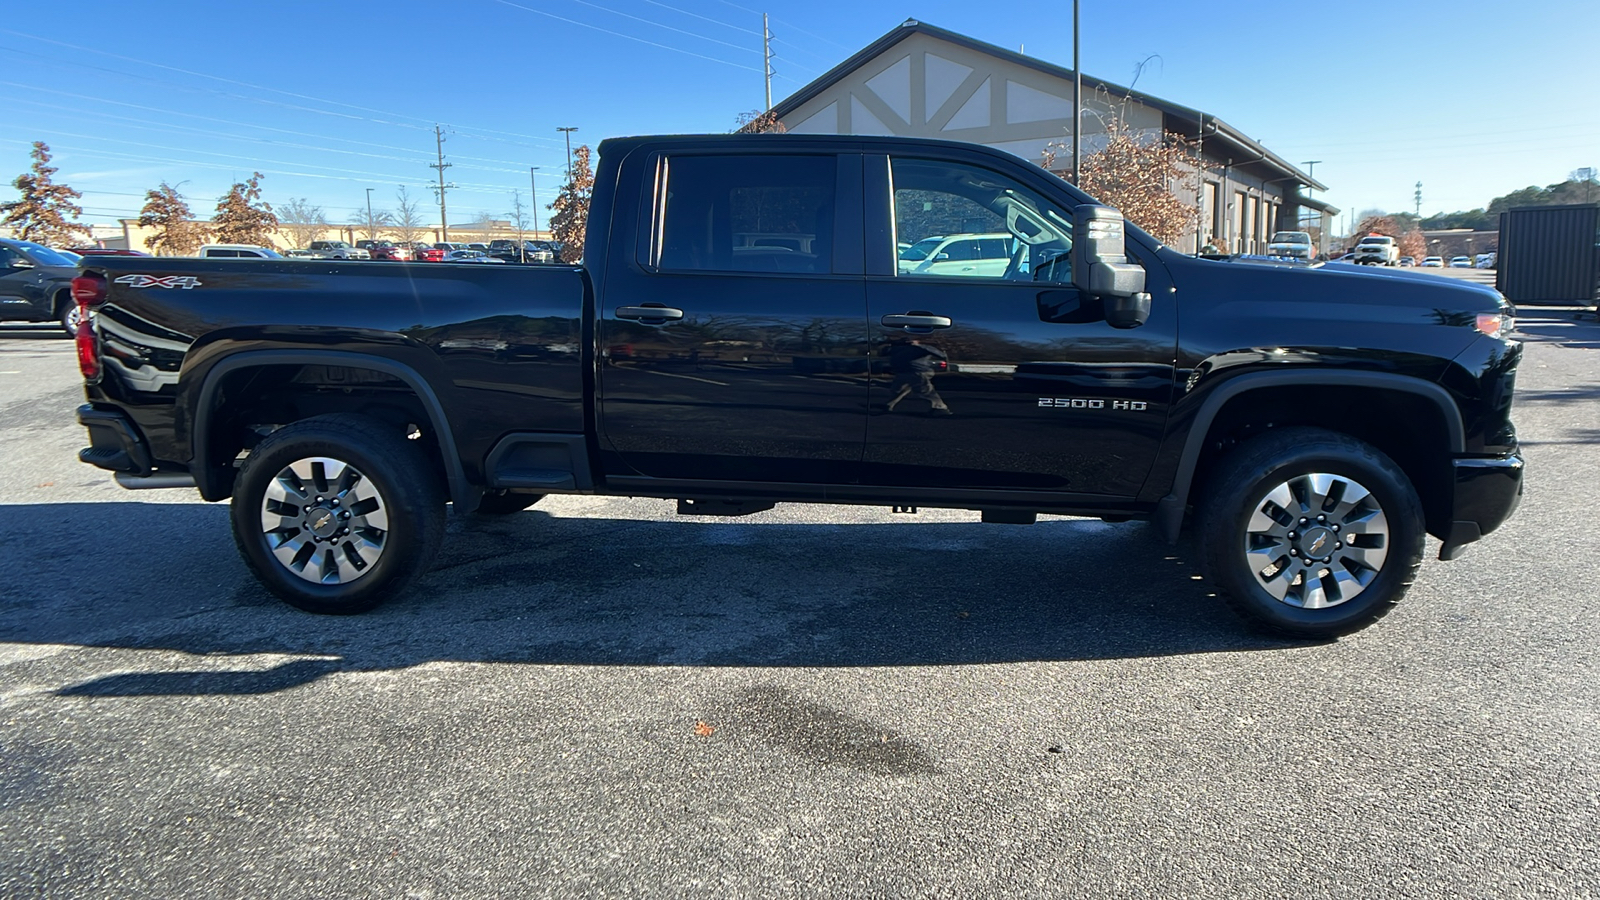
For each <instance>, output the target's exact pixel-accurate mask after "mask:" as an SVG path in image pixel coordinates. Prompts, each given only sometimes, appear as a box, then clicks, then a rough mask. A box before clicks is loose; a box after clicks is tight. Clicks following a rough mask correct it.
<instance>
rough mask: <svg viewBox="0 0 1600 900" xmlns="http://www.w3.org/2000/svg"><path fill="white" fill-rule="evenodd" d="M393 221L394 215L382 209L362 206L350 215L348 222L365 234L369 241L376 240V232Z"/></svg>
mask: <svg viewBox="0 0 1600 900" xmlns="http://www.w3.org/2000/svg"><path fill="white" fill-rule="evenodd" d="M393 223H394V217H393V216H391V215H390V214H389V211H388V210H384V209H371V208H369V207H362V208H360V209H358V210H356V212H355V214H354V215H352V216H351V217H350V224H351V225H354V226H355V227H356V228H357V229H359V230H360V231H361V233H363V234H365V235H366V240H369V241H375V240H377V239H378V234H379V233H380V232H382V231H383V230H384V229H385V228H388V227H389V226H390V225H391V224H393Z"/></svg>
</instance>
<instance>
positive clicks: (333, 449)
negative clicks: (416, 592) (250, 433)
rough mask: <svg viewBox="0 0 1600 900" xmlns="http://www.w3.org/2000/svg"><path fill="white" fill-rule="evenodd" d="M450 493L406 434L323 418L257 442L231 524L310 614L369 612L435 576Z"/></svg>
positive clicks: (264, 571)
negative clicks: (419, 579) (422, 578)
mask: <svg viewBox="0 0 1600 900" xmlns="http://www.w3.org/2000/svg"><path fill="white" fill-rule="evenodd" d="M444 504H445V497H444V491H443V488H442V486H441V485H440V484H439V479H438V478H437V477H435V474H434V473H433V472H432V471H431V470H430V467H429V465H428V459H427V456H426V455H425V454H424V453H423V452H422V451H421V449H420V448H419V447H418V446H417V445H416V442H415V441H408V440H406V439H405V436H404V434H403V433H401V431H400V430H399V429H398V428H391V427H389V426H387V425H385V424H383V423H382V422H379V421H376V420H374V419H369V418H367V417H365V416H358V415H341V414H335V415H324V416H314V417H312V418H309V419H304V420H301V421H299V422H295V423H294V424H292V425H287V426H285V427H283V428H280V429H278V430H277V431H274V432H273V433H272V434H270V435H268V436H267V437H266V438H265V439H264V440H262V441H261V443H260V444H258V445H256V447H255V449H254V450H252V451H251V453H250V455H249V457H248V458H246V459H245V461H244V465H243V466H241V467H240V469H239V477H238V480H237V481H236V482H235V486H234V494H233V504H232V510H231V519H232V522H233V537H234V541H235V543H237V544H238V546H239V552H240V554H241V555H242V556H243V557H244V560H245V563H246V564H247V565H249V567H250V570H251V571H252V572H253V573H254V574H255V576H256V578H257V579H259V580H260V581H261V583H262V584H263V585H264V586H266V588H267V589H268V590H270V591H272V592H273V593H274V594H276V595H278V596H279V597H281V598H282V599H283V600H285V601H287V602H288V603H289V604H290V605H292V606H296V607H299V608H300V609H303V610H306V611H307V612H315V613H336V614H349V613H359V612H365V611H367V610H369V609H372V608H373V607H375V606H377V605H378V604H380V603H382V602H384V601H385V600H388V599H389V598H391V597H393V596H395V595H397V594H399V593H400V592H401V591H403V590H404V589H405V588H406V586H407V585H409V584H410V583H411V582H412V581H413V580H414V579H416V578H417V577H418V576H420V575H421V574H422V573H424V572H426V571H427V570H428V566H429V564H430V563H431V562H432V561H433V557H434V554H435V553H437V552H438V549H439V544H440V542H441V540H442V539H443V536H444V517H445V511H444Z"/></svg>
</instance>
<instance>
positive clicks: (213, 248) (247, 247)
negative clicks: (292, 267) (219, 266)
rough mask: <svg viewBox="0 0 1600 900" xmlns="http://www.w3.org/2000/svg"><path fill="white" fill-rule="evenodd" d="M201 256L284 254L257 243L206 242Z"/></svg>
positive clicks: (241, 256)
mask: <svg viewBox="0 0 1600 900" xmlns="http://www.w3.org/2000/svg"><path fill="white" fill-rule="evenodd" d="M200 256H201V257H203V258H205V259H283V255H282V254H280V253H279V252H278V251H276V250H274V249H272V248H271V247H260V246H257V245H255V244H206V245H205V246H203V247H201V248H200Z"/></svg>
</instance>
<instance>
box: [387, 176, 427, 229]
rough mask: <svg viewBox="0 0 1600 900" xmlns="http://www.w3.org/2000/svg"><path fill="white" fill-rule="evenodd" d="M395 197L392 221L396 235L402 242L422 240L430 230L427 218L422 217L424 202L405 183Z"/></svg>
mask: <svg viewBox="0 0 1600 900" xmlns="http://www.w3.org/2000/svg"><path fill="white" fill-rule="evenodd" d="M394 198H395V199H394V215H393V216H391V217H390V221H391V223H392V224H393V225H394V233H395V237H398V238H399V239H400V241H401V243H411V242H412V241H418V240H421V239H422V238H423V236H424V235H426V234H427V232H428V226H427V220H426V219H424V218H423V217H422V202H421V201H419V200H417V199H414V198H413V197H412V196H411V192H410V191H407V190H406V186H405V185H403V184H402V185H400V190H399V191H398V192H397V193H396V194H395V195H394Z"/></svg>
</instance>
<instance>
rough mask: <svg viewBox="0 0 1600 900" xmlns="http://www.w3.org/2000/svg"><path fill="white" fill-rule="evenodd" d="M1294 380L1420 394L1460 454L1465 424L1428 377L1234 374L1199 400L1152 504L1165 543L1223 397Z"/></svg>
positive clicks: (1172, 535)
mask: <svg viewBox="0 0 1600 900" xmlns="http://www.w3.org/2000/svg"><path fill="white" fill-rule="evenodd" d="M1298 384H1314V385H1317V386H1324V385H1330V384H1331V385H1339V386H1342V387H1357V388H1378V389H1380V390H1391V391H1403V392H1405V393H1408V394H1415V395H1417V396H1420V397H1424V398H1426V399H1428V400H1430V401H1432V402H1433V404H1434V405H1435V406H1437V407H1438V408H1439V413H1440V415H1441V416H1442V417H1443V419H1444V425H1445V430H1446V431H1447V432H1448V438H1449V442H1450V452H1451V453H1461V452H1464V451H1465V450H1466V428H1465V427H1464V426H1463V425H1462V424H1461V410H1460V409H1459V408H1458V407H1457V406H1456V402H1455V400H1454V398H1452V397H1451V396H1450V392H1449V391H1447V390H1445V389H1444V388H1443V387H1441V386H1439V385H1437V384H1435V383H1433V382H1431V381H1423V380H1422V379H1420V378H1414V377H1411V376H1409V375H1395V374H1393V373H1389V372H1344V371H1339V370H1334V369H1315V370H1311V371H1298V372H1253V373H1249V374H1245V375H1236V376H1234V377H1233V378H1231V379H1229V380H1228V381H1226V382H1223V383H1222V384H1221V385H1219V386H1218V387H1215V388H1213V389H1212V390H1211V393H1210V394H1209V395H1208V396H1207V397H1206V399H1205V400H1204V401H1202V403H1201V406H1200V410H1199V412H1197V413H1195V417H1194V422H1193V423H1192V424H1191V425H1190V426H1189V434H1188V436H1187V437H1186V438H1185V439H1184V444H1183V455H1182V456H1181V457H1180V458H1179V460H1178V471H1177V474H1176V475H1175V476H1174V478H1173V481H1172V491H1171V492H1170V493H1168V494H1167V495H1166V496H1165V497H1162V498H1161V499H1160V500H1159V501H1157V502H1156V509H1155V513H1154V515H1153V516H1152V518H1153V520H1154V522H1155V525H1156V527H1157V528H1158V529H1159V530H1160V532H1161V536H1162V537H1163V538H1165V539H1166V541H1167V543H1169V544H1170V543H1176V542H1177V540H1178V532H1179V531H1180V530H1181V529H1182V528H1183V516H1184V511H1185V510H1186V509H1187V508H1188V505H1189V494H1190V492H1191V490H1192V488H1193V486H1194V485H1193V482H1194V471H1195V468H1196V466H1198V465H1199V463H1200V451H1201V450H1203V449H1204V448H1205V443H1206V435H1207V434H1209V433H1210V431H1211V423H1212V422H1213V421H1215V420H1216V418H1217V413H1219V412H1221V411H1222V408H1223V407H1224V406H1226V405H1227V403H1228V401H1230V400H1232V399H1233V398H1235V397H1237V396H1239V395H1240V394H1243V393H1246V392H1248V391H1253V390H1260V389H1262V388H1271V387H1285V386H1290V385H1298Z"/></svg>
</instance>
